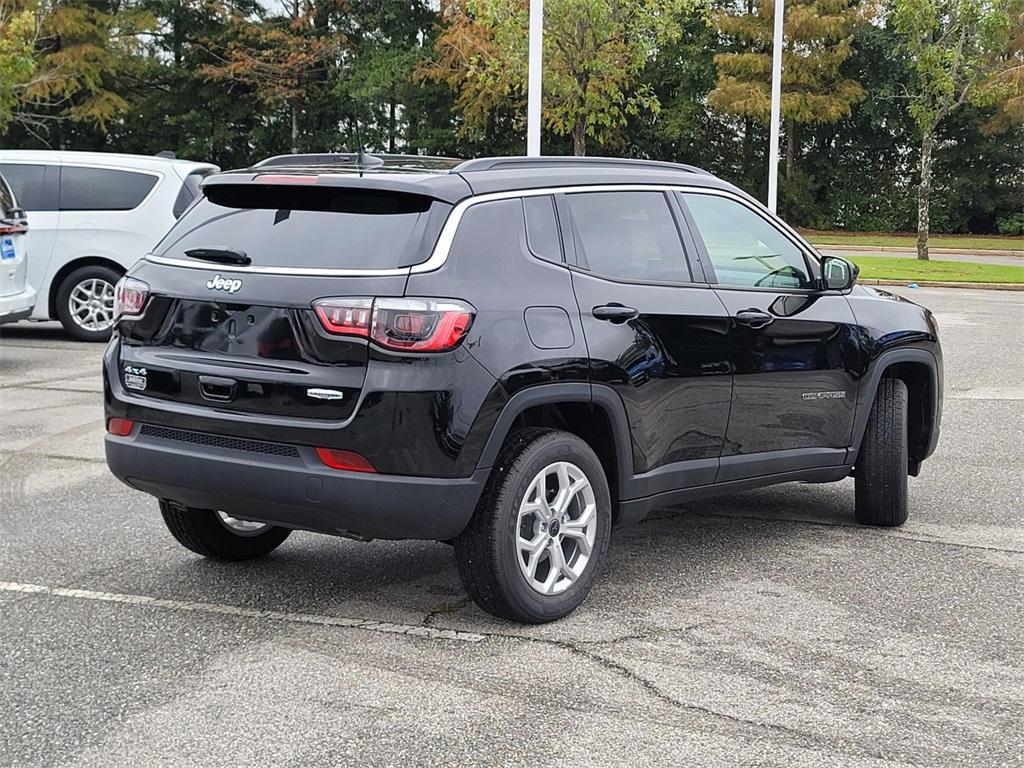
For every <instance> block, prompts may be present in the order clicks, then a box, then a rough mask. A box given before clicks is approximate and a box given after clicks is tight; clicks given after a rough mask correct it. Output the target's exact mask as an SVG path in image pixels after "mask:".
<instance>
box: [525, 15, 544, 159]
mask: <svg viewBox="0 0 1024 768" xmlns="http://www.w3.org/2000/svg"><path fill="white" fill-rule="evenodd" d="M543 54H544V0H530V59H529V67H530V68H529V74H528V83H527V90H526V154H527V156H529V157H540V102H541V67H542V65H543V58H544V55H543Z"/></svg>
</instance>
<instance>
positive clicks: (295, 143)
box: [291, 104, 299, 155]
mask: <svg viewBox="0 0 1024 768" xmlns="http://www.w3.org/2000/svg"><path fill="white" fill-rule="evenodd" d="M291 113H292V154H293V155H296V154H298V152H299V108H298V106H296V105H295V104H292V105H291Z"/></svg>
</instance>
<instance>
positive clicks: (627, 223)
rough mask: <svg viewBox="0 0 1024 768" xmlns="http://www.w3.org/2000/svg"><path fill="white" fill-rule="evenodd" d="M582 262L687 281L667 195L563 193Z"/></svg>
mask: <svg viewBox="0 0 1024 768" xmlns="http://www.w3.org/2000/svg"><path fill="white" fill-rule="evenodd" d="M565 200H566V203H567V205H568V207H569V210H570V212H571V213H572V220H573V227H574V230H575V237H576V251H577V255H578V256H580V257H581V259H582V262H583V263H582V266H585V267H586V268H587V269H589V270H590V271H591V272H593V273H595V274H598V275H605V276H607V277H613V278H619V279H623V280H629V281H635V282H684V283H685V282H690V279H691V278H690V269H689V266H688V264H687V262H686V255H685V254H684V252H683V244H682V240H681V239H680V236H679V230H678V228H677V227H676V222H675V218H674V217H673V215H672V210H671V208H670V207H669V202H668V199H667V198H666V197H665V195H664V194H663V193H661V192H581V193H574V194H569V195H566V196H565Z"/></svg>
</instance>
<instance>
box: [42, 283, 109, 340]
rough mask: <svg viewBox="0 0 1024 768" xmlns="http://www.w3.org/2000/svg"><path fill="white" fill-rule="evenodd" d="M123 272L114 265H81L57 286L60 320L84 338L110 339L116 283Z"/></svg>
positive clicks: (67, 329)
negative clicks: (118, 270) (114, 267)
mask: <svg viewBox="0 0 1024 768" xmlns="http://www.w3.org/2000/svg"><path fill="white" fill-rule="evenodd" d="M120 279H121V273H120V272H117V271H116V270H114V269H111V268H110V267H104V266H100V265H93V266H88V267H79V268H78V269H76V270H74V271H72V272H71V273H70V274H68V275H67V277H65V278H64V280H63V281H62V282H61V284H60V287H59V288H58V289H57V319H58V320H60V322H61V325H63V326H64V330H65V331H67V332H68V333H70V334H71V335H72V336H74V337H75V338H76V339H79V340H80V341H106V340H107V339H109V338H110V332H111V331H112V330H113V328H114V286H115V285H116V284H117V281H118V280H120Z"/></svg>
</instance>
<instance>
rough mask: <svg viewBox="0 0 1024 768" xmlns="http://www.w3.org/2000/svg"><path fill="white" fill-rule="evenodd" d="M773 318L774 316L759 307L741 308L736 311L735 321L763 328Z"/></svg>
mask: <svg viewBox="0 0 1024 768" xmlns="http://www.w3.org/2000/svg"><path fill="white" fill-rule="evenodd" d="M774 320H775V318H774V317H772V316H771V315H770V314H768V313H767V312H765V311H764V310H761V309H741V310H740V311H739V312H737V313H736V322H737V323H739V324H740V325H745V326H747V327H748V328H764V327H765V326H766V325H770V324H771V323H772V322H774Z"/></svg>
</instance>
